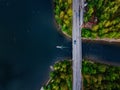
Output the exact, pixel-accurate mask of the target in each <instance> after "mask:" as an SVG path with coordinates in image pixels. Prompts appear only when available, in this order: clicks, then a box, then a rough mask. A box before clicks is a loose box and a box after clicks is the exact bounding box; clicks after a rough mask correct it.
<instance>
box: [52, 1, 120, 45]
mask: <svg viewBox="0 0 120 90" xmlns="http://www.w3.org/2000/svg"><path fill="white" fill-rule="evenodd" d="M54 7H55V5H54V2H52V8H53V10H54ZM53 22H54V25H55V27H56V28H57V31H58V32H59V33H60V34H61V35H63V36H64V37H65V38H67V39H68V40H71V41H72V37H71V36H70V35H68V34H67V33H65V32H64V31H62V29H61V25H60V24H58V23H57V22H56V19H55V13H54V11H53ZM82 41H83V42H86V41H87V42H93V41H94V42H104V43H108V44H114V43H115V44H120V39H115V38H112V39H111V38H94V39H92V38H84V37H82Z"/></svg>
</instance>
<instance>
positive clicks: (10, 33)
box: [0, 0, 120, 90]
mask: <svg viewBox="0 0 120 90" xmlns="http://www.w3.org/2000/svg"><path fill="white" fill-rule="evenodd" d="M56 45H63V46H66V47H68V48H67V49H57V48H56ZM71 51H72V48H71V41H69V40H67V39H66V38H64V37H63V36H62V35H60V34H59V33H58V32H57V28H56V27H55V25H54V21H53V9H52V0H0V90H39V89H40V87H41V86H42V85H43V83H44V82H46V80H47V79H48V74H49V71H50V69H49V66H50V65H53V64H54V62H55V61H57V60H62V59H64V58H67V57H70V58H71ZM119 53H120V46H119V45H109V44H108V45H107V44H102V43H83V57H87V58H92V59H98V60H102V61H111V62H117V63H120V58H119V56H120V55H119Z"/></svg>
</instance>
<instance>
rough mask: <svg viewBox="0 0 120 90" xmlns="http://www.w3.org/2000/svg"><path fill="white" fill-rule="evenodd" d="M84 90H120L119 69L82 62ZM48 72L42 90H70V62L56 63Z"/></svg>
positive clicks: (86, 61)
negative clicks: (48, 79) (47, 79)
mask: <svg viewBox="0 0 120 90" xmlns="http://www.w3.org/2000/svg"><path fill="white" fill-rule="evenodd" d="M82 67H83V68H82V76H83V89H84V90H120V67H116V66H111V65H106V64H100V63H94V62H91V61H88V60H84V61H83V62H82ZM53 68H54V71H51V72H50V82H49V83H48V84H47V85H44V90H72V62H71V61H68V60H64V61H61V62H58V63H56V64H55V65H54V66H53Z"/></svg>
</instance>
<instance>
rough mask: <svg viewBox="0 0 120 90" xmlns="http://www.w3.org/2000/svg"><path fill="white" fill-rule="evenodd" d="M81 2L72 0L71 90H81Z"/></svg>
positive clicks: (82, 3) (82, 5)
mask: <svg viewBox="0 0 120 90" xmlns="http://www.w3.org/2000/svg"><path fill="white" fill-rule="evenodd" d="M83 7H84V1H83V0H73V28H72V29H73V30H72V60H73V66H72V68H73V87H72V88H73V89H72V90H82V74H81V69H82V41H81V27H82V24H83Z"/></svg>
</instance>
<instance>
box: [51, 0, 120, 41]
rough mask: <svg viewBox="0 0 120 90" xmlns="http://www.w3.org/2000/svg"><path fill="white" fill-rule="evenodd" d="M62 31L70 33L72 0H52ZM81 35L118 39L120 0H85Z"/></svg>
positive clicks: (119, 36)
mask: <svg viewBox="0 0 120 90" xmlns="http://www.w3.org/2000/svg"><path fill="white" fill-rule="evenodd" d="M53 1H54V14H55V19H56V22H57V24H59V25H60V27H61V30H62V32H64V33H66V34H67V35H69V36H71V35H72V0H53ZM86 2H87V4H88V5H87V6H86V7H85V13H84V24H83V29H82V37H84V38H94V39H95V38H109V39H113V38H114V39H120V17H119V16H120V0H86Z"/></svg>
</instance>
